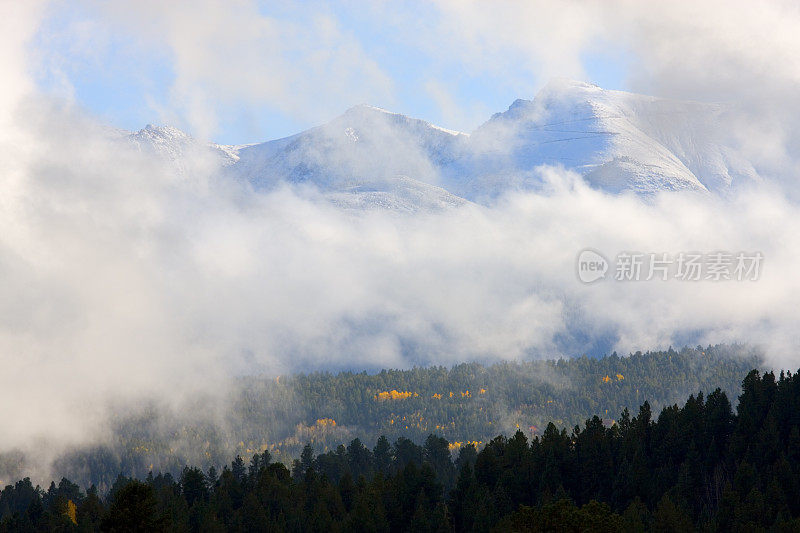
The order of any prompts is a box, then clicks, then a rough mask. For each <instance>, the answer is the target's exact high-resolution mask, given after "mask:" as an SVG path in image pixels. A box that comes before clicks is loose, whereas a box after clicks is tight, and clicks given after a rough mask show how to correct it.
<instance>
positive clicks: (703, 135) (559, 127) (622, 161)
mask: <svg viewBox="0 0 800 533" xmlns="http://www.w3.org/2000/svg"><path fill="white" fill-rule="evenodd" d="M724 112H725V110H724V108H723V107H722V106H719V105H712V104H702V103H696V102H679V101H670V100H663V99H659V98H654V97H650V96H642V95H638V94H631V93H625V92H621V91H607V90H603V89H601V88H599V87H597V86H595V85H591V84H587V83H581V82H574V81H571V80H554V81H552V82H550V83H549V84H548V85H547V86H546V87H545V88H543V89H542V90H541V91H540V92H539V94H538V95H537V96H536V98H534V100H532V101H528V100H517V101H515V102H514V103H513V104H512V105H511V107H509V109H508V111H506V112H504V113H498V114H496V115H494V116H493V117H492V118H491V119H490V120H489V121H488V122H486V123H485V124H483V125H482V126H480V127H479V128H478V129H477V130H476V131H475V132H474V133H473V135H472V136H471V138H470V144H471V150H470V153H469V156H468V157H467V158H466V160H465V161H462V162H461V164H460V165H459V169H458V170H459V171H460V173H461V175H462V176H469V179H468V180H466V182H465V183H464V184H463V187H464V189H463V190H462V191H460V192H462V194H466V195H468V196H476V195H482V194H491V193H492V192H493V191H492V190H487V187H490V186H491V187H496V184H497V181H498V180H497V176H503V175H507V174H509V173H523V172H525V171H529V170H531V169H532V168H534V167H536V166H537V165H541V164H551V165H563V166H564V167H566V168H568V169H571V170H575V171H577V172H579V173H580V174H582V175H583V176H584V177H585V178H586V180H587V181H588V182H589V183H590V184H592V185H593V186H595V187H597V188H600V189H603V190H606V191H609V192H621V191H624V190H632V191H635V192H637V193H644V194H650V193H655V192H658V191H661V190H689V191H701V192H708V191H712V192H715V193H720V192H724V191H725V190H726V189H727V188H728V187H730V186H731V184H732V182H733V181H748V180H752V179H755V178H756V177H757V175H756V173H755V170H754V169H753V168H752V166H751V165H749V164H748V163H747V162H746V161H744V160H743V159H742V158H739V157H737V156H736V153H735V151H733V150H732V149H730V148H729V147H728V146H727V145H726V144H725V135H724V132H722V131H719V130H717V129H716V128H717V124H718V120H716V119H717V118H718V117H719V116H720V115H721V114H722V113H724Z"/></svg>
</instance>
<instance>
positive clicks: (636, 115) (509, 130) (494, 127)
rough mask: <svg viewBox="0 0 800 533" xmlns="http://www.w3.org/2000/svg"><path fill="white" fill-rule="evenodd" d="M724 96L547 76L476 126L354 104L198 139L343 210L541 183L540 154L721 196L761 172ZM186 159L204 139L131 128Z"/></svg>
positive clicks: (251, 173) (245, 172)
mask: <svg viewBox="0 0 800 533" xmlns="http://www.w3.org/2000/svg"><path fill="white" fill-rule="evenodd" d="M727 113H728V110H727V108H726V107H725V106H722V105H716V104H703V103H698V102H681V101H673V100H665V99H659V98H655V97H650V96H643V95H638V94H632V93H625V92H621V91H608V90H603V89H601V88H599V87H597V86H595V85H590V84H586V83H581V82H574V81H569V80H554V81H552V82H551V83H549V84H548V85H547V86H546V87H544V88H543V89H542V90H541V91H540V92H539V93H538V94H537V95H536V97H535V98H534V99H533V100H517V101H515V102H514V103H513V104H512V105H511V106H510V107H509V108H508V110H507V111H505V112H502V113H497V114H495V115H494V116H493V117H491V119H489V120H488V121H487V122H486V123H484V124H483V125H481V126H480V127H479V128H478V129H477V130H476V131H475V132H474V133H473V134H472V135H467V134H464V133H460V132H455V131H450V130H446V129H443V128H440V127H438V126H434V125H432V124H430V123H428V122H425V121H423V120H419V119H414V118H410V117H407V116H404V115H400V114H397V113H391V112H388V111H385V110H383V109H379V108H376V107H371V106H366V105H361V106H356V107H353V108H351V109H349V110H348V111H346V112H345V113H344V114H342V115H341V116H339V117H337V118H335V119H333V120H332V121H330V122H328V123H326V124H323V125H321V126H318V127H315V128H312V129H309V130H306V131H304V132H301V133H298V134H296V135H293V136H291V137H286V138H283V139H277V140H274V141H268V142H265V143H261V144H253V145H245V146H223V145H216V144H213V145H203V147H202V149H204V150H207V151H208V153H209V154H211V156H212V157H213V158H215V160H217V161H218V162H219V163H220V164H221V165H222V166H224V167H225V168H226V169H227V172H228V173H229V174H230V176H231V177H232V178H233V179H238V180H243V181H246V182H248V183H250V184H251V185H252V186H253V187H254V188H255V189H257V190H265V189H270V188H273V187H275V186H277V185H279V184H281V183H290V184H305V185H312V186H314V187H316V188H318V189H320V190H321V192H322V193H323V194H324V195H326V196H327V197H329V198H330V199H331V201H333V202H334V203H335V204H336V205H339V206H342V207H345V208H350V209H370V208H381V209H393V210H400V211H417V210H429V209H441V208H448V207H451V206H457V205H461V204H462V203H464V201H465V199H466V200H471V201H477V202H482V201H487V200H489V199H491V198H493V197H496V196H498V195H499V194H502V193H503V192H504V191H507V190H513V189H536V188H537V187H539V186H540V185H541V182H540V178H539V174H538V172H537V171H536V169H537V167H539V166H541V165H558V166H563V167H565V168H567V169H569V170H573V171H575V172H578V173H579V174H581V175H582V176H584V178H585V179H586V181H587V182H588V183H589V184H590V185H591V186H593V187H595V188H598V189H601V190H604V191H607V192H610V193H621V192H625V191H633V192H635V193H638V194H642V195H651V194H655V193H657V192H659V191H665V190H666V191H692V192H695V193H700V194H719V195H725V194H727V192H728V191H729V190H731V189H732V188H733V187H736V186H738V185H740V184H742V183H748V182H752V181H754V180H758V179H759V177H758V174H757V172H756V171H755V169H754V168H753V166H752V165H751V164H750V163H749V162H748V161H747V160H746V159H745V158H743V157H742V156H740V155H739V154H738V153H737V151H736V150H735V143H734V142H733V140H732V139H731V138H729V135H728V132H726V131H725V130H724V128H723V126H721V124H724V123H725V117H726V115H727ZM129 138H130V140H131V141H132V142H134V143H136V144H137V146H139V147H140V148H142V147H144V148H143V149H147V150H151V151H152V152H153V153H155V154H157V155H159V156H160V157H166V158H168V159H170V160H172V161H174V162H175V164H176V165H177V166H178V168H179V169H181V170H185V169H186V168H187V167H186V165H187V163H186V161H187V159H188V158H189V157H195V156H196V155H197V153H198V151H199V150H200V143H198V142H196V141H194V140H193V139H192V138H191V137H189V136H187V135H186V134H184V133H182V132H180V131H178V130H175V129H174V128H157V127H153V126H148V127H147V128H145V129H144V130H142V131H140V132H138V133H135V134H131V135H130V136H129Z"/></svg>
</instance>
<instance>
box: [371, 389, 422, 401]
mask: <svg viewBox="0 0 800 533" xmlns="http://www.w3.org/2000/svg"><path fill="white" fill-rule="evenodd" d="M412 396H419V394H417V393H416V392H408V391H404V392H398V391H396V390H390V391H384V392H379V393H378V394H376V395H375V399H376V400H379V401H383V400H405V399H406V398H411V397H412Z"/></svg>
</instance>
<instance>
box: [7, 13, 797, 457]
mask: <svg viewBox="0 0 800 533" xmlns="http://www.w3.org/2000/svg"><path fill="white" fill-rule="evenodd" d="M19 5H21V4H19ZM9 6H11V4H9ZM9 6H5V5H4V6H2V7H0V10H9V11H10V12H9V13H5V12H4V13H2V14H3V15H4V16H3V17H0V19H2V21H3V25H2V26H0V29H2V30H3V31H2V32H0V33H2V34H3V35H4V36H5V37H6V40H7V41H8V46H6V47H3V48H4V49H3V50H2V51H0V70H1V71H2V72H3V73H4V75H5V74H7V76H4V77H5V79H6V81H7V83H5V84H4V87H2V88H0V191H2V194H0V421H2V431H0V451H2V450H6V449H11V448H14V447H24V448H28V447H32V446H37V445H39V444H41V443H45V444H46V446H41V447H40V449H50V450H53V453H56V450H57V449H58V446H56V444H57V445H59V446H60V445H63V444H65V443H83V442H87V441H90V440H93V439H96V438H99V437H101V436H102V429H101V428H103V427H106V426H105V425H104V420H106V417H107V416H108V411H109V410H110V409H115V408H116V407H110V406H120V405H126V404H134V403H137V402H139V401H140V400H141V399H142V398H157V399H159V400H163V401H165V402H174V403H175V404H176V405H179V404H180V402H181V401H182V400H183V399H184V398H186V397H189V396H192V394H193V393H194V392H197V391H210V390H214V389H215V388H217V387H219V386H220V385H221V384H223V383H224V382H225V381H226V379H227V378H228V377H230V376H231V375H238V374H242V373H249V372H265V373H273V374H279V373H285V372H289V371H294V370H307V369H317V368H365V367H366V368H377V367H397V366H410V365H413V364H424V363H439V364H450V363H455V362H460V361H467V360H482V361H491V360H497V359H519V358H526V357H558V356H562V355H565V356H571V355H576V354H580V353H583V352H595V353H596V352H599V351H602V350H606V349H608V350H611V349H616V350H619V351H621V352H623V353H625V352H627V351H629V350H636V349H648V348H657V347H665V346H666V345H668V344H670V343H674V344H683V343H692V344H694V343H701V344H705V343H716V342H734V341H738V342H749V343H756V344H762V345H764V346H765V348H766V349H767V353H768V354H769V356H770V357H771V360H770V362H771V363H773V364H775V365H779V366H784V367H790V368H793V367H796V366H798V365H800V360H799V359H798V357H797V356H796V354H795V349H796V347H797V345H798V333H797V331H798V328H797V301H798V296H800V279H799V278H798V276H797V274H796V272H797V269H798V266H799V265H800V239H798V238H797V235H798V234H800V206H798V204H797V203H795V202H794V201H793V200H791V199H790V198H791V196H790V195H787V194H786V193H785V190H784V189H782V188H779V186H777V185H776V186H775V187H774V188H773V187H770V186H769V185H766V184H765V185H763V186H760V187H759V188H758V189H750V190H739V191H738V192H737V193H736V195H734V196H733V197H731V198H728V199H725V200H722V199H717V198H713V197H699V196H687V195H671V194H664V195H661V196H657V197H655V198H651V199H649V200H647V201H643V200H642V199H640V198H637V197H635V196H627V195H608V194H604V193H602V192H599V191H596V190H593V189H591V188H589V187H588V186H587V185H586V184H584V183H583V181H582V180H581V179H580V178H579V177H578V176H576V175H574V174H571V173H569V172H564V171H563V170H559V169H558V168H553V167H543V168H540V169H538V170H537V172H538V173H539V174H540V175H541V176H542V179H543V182H544V183H545V186H544V187H542V188H541V189H540V190H537V191H533V192H531V191H529V192H516V193H508V194H506V195H504V196H501V197H500V198H497V199H495V200H493V201H492V203H491V204H490V205H484V206H479V205H475V204H469V203H467V204H465V205H463V206H461V207H454V208H452V209H446V210H443V211H438V212H432V213H427V214H425V213H422V214H419V213H418V214H416V215H402V214H397V213H392V212H386V211H379V210H372V211H366V212H354V211H348V210H342V209H338V208H336V207H335V206H333V205H331V204H330V203H328V202H327V201H326V200H325V199H324V198H323V197H322V195H319V194H317V193H316V192H314V191H313V190H309V189H307V188H293V187H290V186H284V187H279V188H277V189H275V190H271V191H270V192H254V191H253V190H251V188H250V187H249V186H248V185H247V184H244V183H239V182H235V181H231V180H229V179H226V178H225V177H224V176H223V174H222V173H220V172H219V168H217V167H216V166H215V163H214V162H213V161H212V160H205V159H204V158H203V157H201V156H198V158H197V159H196V160H193V161H192V164H191V165H190V166H189V167H188V168H190V171H189V172H185V173H178V172H176V171H175V168H174V166H173V165H170V164H165V163H164V162H162V161H160V160H158V159H157V158H153V157H150V156H148V155H147V154H143V153H140V152H138V151H136V150H135V149H134V148H133V147H132V146H131V145H129V144H126V143H124V142H122V141H120V140H119V138H118V137H115V135H114V134H113V132H111V131H110V130H109V129H108V127H107V126H106V125H103V124H100V123H98V122H97V121H96V120H95V119H93V118H92V117H89V116H86V114H85V113H83V112H82V111H81V110H79V109H76V108H75V107H74V106H72V105H71V104H69V103H64V102H63V101H53V100H51V99H49V98H47V97H44V96H42V95H40V94H38V93H37V92H36V91H35V90H34V89H33V88H32V86H33V83H32V82H31V79H30V76H29V75H28V74H27V73H26V69H27V68H28V67H29V65H27V64H25V59H24V58H26V57H27V56H25V54H24V53H23V50H24V44H25V43H26V42H27V41H29V40H30V38H31V35H32V33H33V29H31V28H35V20H34V19H35V18H36V14H35V12H34V14H32V15H31V14H29V13H25V12H23V11H22V9H21V8H14V7H9ZM152 6H155V4H152ZM152 6H151V7H152ZM15 9H16V11H15ZM17 11H19V12H17ZM21 14H23V15H26V16H28V15H30V16H29V18H30V19H31V20H32V22H31V23H30V24H29V25H27V26H26V24H24V23H22V22H20V21H21V20H22V19H21V18H20V15H21ZM178 19H179V17H178V18H176V20H178ZM669 20H670V21H672V22H675V21H674V20H673V19H672V18H670V19H669ZM26 31H28V33H26ZM726 35H727V34H726ZM681 42H684V41H681ZM686 42H691V43H694V42H695V41H694V40H687V41H686ZM726 42H727V40H726ZM520 46H522V47H523V48H524V47H526V46H528V44H525V43H523V45H520ZM729 48H730V47H728V48H725V50H728V49H729ZM655 52H659V53H658V54H656V53H655ZM655 52H654V53H653V56H654V57H656V56H657V57H660V56H661V55H663V54H666V53H667V52H669V51H668V50H667V51H666V52H663V51H660V49H659V50H656V51H655ZM667 55H669V56H670V57H673V56H675V57H677V56H676V55H675V54H667ZM359 57H360V56H359ZM648 57H649V56H648ZM700 59H701V60H702V59H703V58H702V57H701V58H700ZM753 61H754V62H755V63H759V64H761V63H760V61H761V59H760V58H755V59H753ZM663 63H664V64H663V65H662V66H663V67H664V68H662V69H661V70H659V71H658V73H660V76H656V77H654V79H657V80H658V79H661V77H663V76H661V75H662V74H664V73H670V72H673V71H672V70H671V69H670V68H667V67H671V66H673V65H672V63H671V62H669V61H666V60H665V61H664V62H663ZM795 70H796V69H794V68H792V69H787V72H788V73H789V74H790V76H788V77H787V78H786V79H781V80H780V83H778V82H775V83H774V84H773V85H774V86H775V87H777V88H778V89H780V90H777V89H776V91H775V93H774V94H771V95H770V97H771V98H772V97H779V96H781V95H785V93H784V92H783V90H784V88H785V87H787V86H788V87H794V86H795V85H794V84H795V83H796V76H795V74H794V72H795ZM776 76H777V75H776ZM377 77H378V78H380V79H382V77H381V76H377ZM656 85H657V83H656ZM184 89H186V90H187V91H189V90H190V89H191V84H190V83H189V84H188V85H187V86H186V87H184ZM680 89H683V87H680ZM676 92H680V93H681V94H683V92H685V91H682V90H681V91H677V90H676ZM791 94H792V95H794V94H795V93H791ZM776 95H777V96H776ZM212 96H213V93H212ZM199 101H200V102H201V103H202V102H204V101H205V100H203V99H201V100H199ZM771 101H772V100H770V102H771ZM787 101H789V100H788V99H787V100H786V101H784V103H786V102H787ZM758 102H759V104H764V105H765V106H766V103H764V101H762V100H758ZM767 103H769V102H767ZM199 107H200V108H201V109H202V106H199ZM772 107H775V106H772ZM772 107H770V108H772ZM760 109H761V107H759V106H755V105H754V106H753V107H752V110H753V112H754V113H755V114H756V116H759V117H766V116H767V115H762V114H759V113H758V111H759V110H760ZM782 110H783V113H782V114H781V115H780V116H777V115H776V113H771V114H769V116H768V118H769V121H768V123H767V125H768V126H769V127H764V128H762V126H763V124H760V123H759V124H754V125H752V124H751V126H752V127H746V126H747V121H745V120H743V121H742V130H741V135H742V136H743V137H747V138H748V139H751V140H753V141H754V142H755V141H757V140H759V139H764V137H763V136H759V135H758V132H761V131H765V130H768V131H772V132H775V134H776V135H777V137H775V138H772V137H770V138H769V141H770V143H769V144H770V146H769V148H770V150H772V151H774V152H775V153H776V155H774V157H770V158H769V165H767V166H769V168H770V169H771V172H772V174H774V175H775V176H776V177H777V178H778V179H776V180H775V183H796V176H795V173H794V169H795V168H797V165H796V161H797V158H796V157H794V156H793V155H792V154H794V153H795V152H794V151H793V148H795V147H796V146H797V142H796V139H797V138H798V136H797V135H796V133H795V127H796V121H793V118H792V117H795V116H797V115H798V113H797V112H796V111H795V110H794V108H793V105H789V104H786V106H784V107H783V108H782ZM189 122H191V121H189ZM211 122H213V121H211ZM774 124H777V125H783V126H785V128H773V127H772V126H773V125H774ZM754 132H755V133H754ZM754 150H755V148H754ZM765 153H766V151H765ZM767 155H769V154H767ZM587 247H590V248H594V249H596V250H599V251H601V252H603V253H604V254H606V255H607V257H614V256H615V255H616V254H617V253H620V252H623V251H639V252H644V253H669V254H677V253H679V252H689V251H699V252H704V253H712V252H717V251H729V252H732V253H735V252H739V251H746V252H761V253H762V254H763V257H764V263H763V265H762V266H763V269H762V272H761V276H760V279H759V280H757V281H748V282H736V281H725V282H711V281H700V282H680V281H677V280H670V281H666V282H660V281H650V282H645V281H640V282H627V283H626V282H614V281H607V282H598V283H596V284H591V285H586V284H583V283H581V282H580V281H579V280H578V279H577V277H576V271H575V269H576V266H575V260H576V257H577V254H578V253H579V252H580V251H581V250H582V249H585V248H587Z"/></svg>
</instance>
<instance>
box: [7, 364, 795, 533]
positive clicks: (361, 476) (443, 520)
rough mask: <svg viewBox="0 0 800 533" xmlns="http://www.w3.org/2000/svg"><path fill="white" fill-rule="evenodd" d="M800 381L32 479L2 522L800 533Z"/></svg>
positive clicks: (82, 527)
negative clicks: (464, 429)
mask: <svg viewBox="0 0 800 533" xmlns="http://www.w3.org/2000/svg"><path fill="white" fill-rule="evenodd" d="M799 529H800V375H798V374H792V373H783V372H781V373H780V374H779V375H778V376H776V375H775V374H774V373H771V372H768V373H764V374H763V375H762V374H761V373H760V372H759V371H757V370H753V371H751V372H750V373H749V374H748V375H747V376H746V378H745V379H744V381H743V382H742V389H741V395H740V396H739V398H738V405H737V407H736V410H735V411H734V409H733V408H732V405H731V401H730V400H729V398H728V397H727V395H726V394H725V393H724V392H723V391H721V390H720V389H717V390H715V391H713V392H712V393H710V394H708V395H707V396H706V395H704V394H703V393H698V394H696V395H691V396H689V398H688V399H687V400H686V401H685V403H684V404H683V405H682V406H678V405H672V406H667V407H665V408H663V409H662V410H661V411H660V413H658V414H657V415H656V414H655V413H653V412H652V411H651V407H650V404H649V403H648V402H644V403H643V404H642V405H641V406H640V407H639V409H638V412H636V413H635V414H634V413H630V412H628V411H627V410H625V411H623V412H622V413H621V415H620V416H619V418H618V420H617V423H616V424H614V425H613V426H611V427H607V426H606V425H604V424H603V422H602V420H601V418H600V417H598V416H594V417H592V418H591V419H588V420H586V421H585V423H584V424H583V425H582V426H576V427H575V428H574V429H572V430H571V431H567V430H566V429H564V428H562V429H559V428H557V427H556V426H555V425H554V424H552V423H551V424H549V425H548V426H547V428H546V429H545V430H544V432H543V433H542V435H541V436H536V437H534V438H533V439H529V438H528V437H526V436H525V435H524V434H523V433H522V432H519V431H518V432H516V433H515V434H514V435H512V436H510V437H506V436H502V435H501V436H498V437H496V438H494V439H492V440H491V441H490V442H488V443H487V444H486V445H485V447H483V448H482V449H481V450H480V451H478V450H476V448H475V447H474V446H472V445H469V446H464V447H462V448H461V449H460V450H459V452H458V453H457V454H455V455H454V454H452V453H451V451H450V449H449V442H448V441H447V440H446V439H444V438H442V437H439V436H436V435H435V434H431V435H429V436H428V437H427V439H425V441H424V442H422V443H421V444H416V443H415V442H413V441H411V440H409V439H407V438H404V437H400V438H398V439H396V440H395V441H394V442H393V443H390V441H389V440H388V439H387V438H385V437H380V438H378V439H377V441H376V442H375V444H374V445H373V446H372V447H371V448H370V447H367V446H366V445H365V444H364V443H362V442H361V441H360V440H359V439H354V440H352V441H351V442H350V443H349V444H348V445H347V446H344V445H340V446H338V447H337V448H336V449H335V450H330V451H327V452H325V453H318V454H315V452H314V449H313V447H312V446H311V445H310V444H309V445H306V446H305V448H304V449H303V451H302V453H301V455H300V457H299V459H297V460H296V461H294V463H293V464H292V466H291V468H288V467H287V466H285V465H284V464H283V463H280V462H276V461H273V460H272V457H271V456H270V454H269V452H268V451H267V452H263V453H257V454H254V455H253V456H252V457H250V458H249V460H248V461H247V462H246V461H245V460H244V459H243V458H242V457H240V456H237V457H236V458H235V460H234V461H232V462H231V463H230V465H227V466H225V467H223V468H222V469H221V471H217V469H215V468H213V467H212V468H209V469H208V470H206V471H203V470H201V469H200V468H197V467H186V468H184V469H183V471H182V472H181V474H180V475H179V476H172V475H170V474H158V475H153V474H152V473H151V474H150V475H148V476H147V477H146V478H144V479H131V478H128V477H124V476H119V477H118V478H117V480H116V482H115V483H114V485H113V487H112V488H111V490H110V491H108V493H107V494H99V493H98V491H97V490H96V489H95V488H94V487H90V488H89V489H87V490H86V491H85V492H84V491H82V490H81V489H80V487H79V486H78V485H76V484H74V483H72V482H71V481H69V480H68V479H62V480H61V481H60V482H59V483H58V484H55V483H52V484H51V485H50V487H49V488H48V489H47V490H43V489H41V488H39V487H34V486H33V485H32V483H31V481H30V479H28V478H25V479H23V480H21V481H18V482H16V483H15V484H14V485H9V486H7V487H5V488H4V489H3V491H2V492H1V493H0V531H389V532H394V531H397V532H401V531H492V530H495V531H621V530H627V531H797V530H799Z"/></svg>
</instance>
